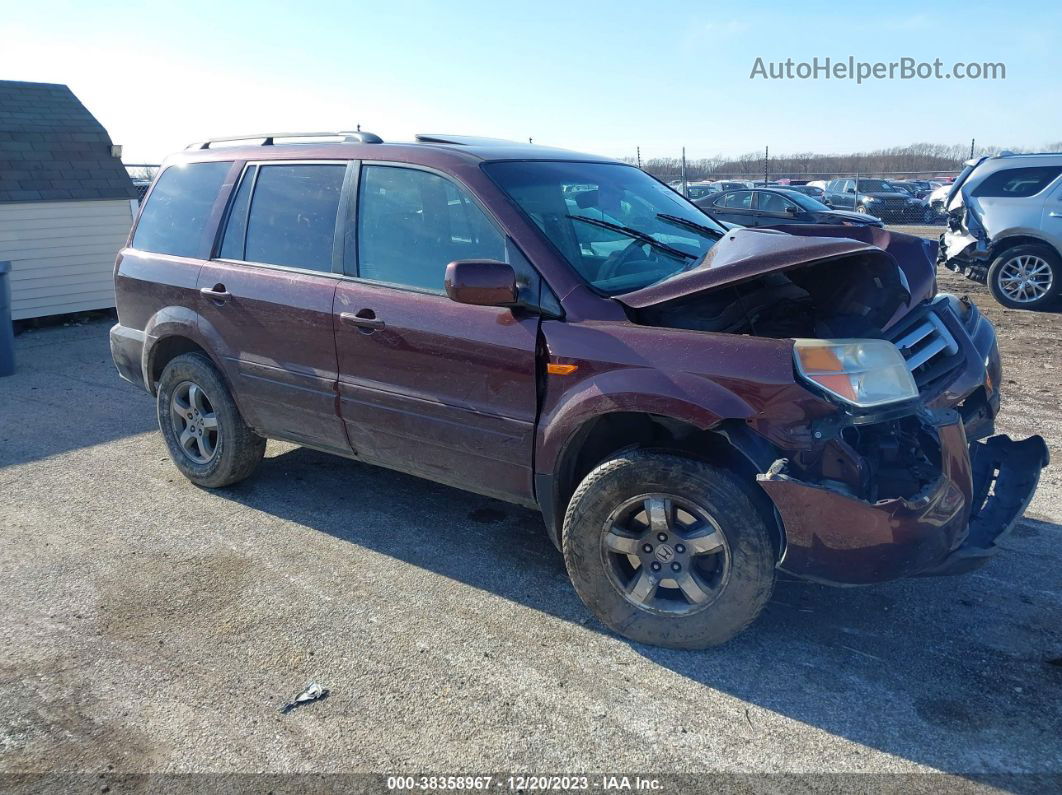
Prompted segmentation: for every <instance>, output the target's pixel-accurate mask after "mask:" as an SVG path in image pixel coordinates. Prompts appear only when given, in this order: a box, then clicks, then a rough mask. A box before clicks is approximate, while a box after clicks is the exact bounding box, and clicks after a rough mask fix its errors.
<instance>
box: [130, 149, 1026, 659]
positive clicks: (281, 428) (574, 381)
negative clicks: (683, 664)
mask: <svg viewBox="0 0 1062 795" xmlns="http://www.w3.org/2000/svg"><path fill="white" fill-rule="evenodd" d="M334 138H335V139H336V140H333V138H332V137H328V136H325V135H324V134H310V133H306V134H300V136H299V139H300V140H302V141H303V143H300V144H297V145H292V144H288V145H284V144H283V140H284V139H283V137H282V136H280V135H266V136H261V137H260V138H257V139H255V140H260V141H261V143H260V144H259V145H242V146H241V145H234V146H225V147H217V146H216V143H217V142H205V143H203V144H199V145H196V146H194V147H191V148H189V149H188V150H186V151H185V152H182V153H180V154H177V155H174V156H172V157H170V158H168V159H167V160H166V162H165V163H164V164H163V166H162V168H161V170H160V172H159V174H158V176H157V177H156V179H155V180H154V182H153V184H152V187H151V189H150V190H149V192H148V195H147V197H146V199H145V202H144V204H143V205H142V207H141V209H140V212H139V215H138V218H137V220H136V222H135V224H134V228H133V230H132V232H131V234H130V238H129V241H128V244H127V245H126V246H125V247H124V248H123V249H122V251H121V252H119V255H118V258H117V262H116V266H115V290H116V294H117V306H118V318H119V320H118V324H117V325H116V326H115V327H114V328H113V329H112V331H111V349H112V353H113V357H114V361H115V364H116V366H117V368H118V372H119V373H120V374H121V376H122V377H123V378H125V379H127V380H129V381H131V382H133V383H135V384H139V385H141V386H142V387H143V388H144V389H146V390H147V391H148V392H149V393H151V394H152V395H153V396H154V397H155V400H156V405H157V414H158V422H159V427H160V429H161V432H162V438H163V440H164V441H165V444H166V446H167V448H168V450H169V453H170V456H171V458H172V459H173V462H174V464H175V465H176V467H177V468H178V469H179V470H180V471H181V472H182V473H183V474H184V475H185V477H187V478H188V479H189V480H190V481H192V482H193V483H195V484H196V485H199V486H201V487H205V488H223V487H225V486H228V485H230V484H233V483H235V482H237V481H239V480H241V479H243V478H246V477H247V476H249V475H250V474H251V473H252V472H253V471H254V469H255V468H256V467H257V466H258V464H259V462H260V461H261V459H262V457H263V453H264V450H265V443H266V438H267V437H268V438H275V439H285V440H288V441H291V442H295V443H298V444H302V445H305V446H307V447H311V448H314V449H317V450H322V451H325V452H329V453H335V454H337V455H340V456H345V457H347V458H353V459H357V460H360V461H365V462H368V463H371V464H377V465H380V466H384V467H390V468H392V469H395V470H401V471H404V472H410V473H413V474H416V475H420V476H423V477H426V478H429V479H432V480H436V481H439V482H442V483H448V484H451V485H453V486H457V487H459V488H464V489H468V490H471V491H475V492H479V493H483V494H488V495H492V496H494V497H497V498H499V499H503V500H508V501H511V502H514V503H519V504H523V505H527V506H533V507H536V508H538V509H539V510H541V512H542V516H543V518H544V520H545V524H546V528H547V531H548V533H549V535H550V537H551V538H552V540H553V541H554V543H555V544H557V546H558V547H560V549H561V550H562V552H563V556H564V561H565V565H566V567H567V570H568V573H569V575H570V576H571V579H572V582H573V583H574V586H575V590H576V592H577V593H578V594H579V596H580V597H581V598H582V599H583V601H584V602H585V603H586V605H587V606H588V607H589V608H590V610H591V611H592V612H593V613H594V615H595V616H597V617H598V618H599V619H600V620H601V621H602V622H603V623H604V624H606V625H607V626H608V627H610V628H612V629H613V630H615V631H616V632H619V633H621V634H623V635H625V636H626V637H628V638H632V639H634V640H636V641H639V642H646V643H655V644H661V645H666V646H674V647H684V648H692V647H703V646H708V645H712V644H717V643H721V642H723V641H725V640H727V639H728V638H730V637H731V636H733V635H734V634H735V633H737V632H740V631H741V630H742V629H744V628H745V627H746V626H747V625H748V624H749V622H750V621H752V620H753V619H754V618H755V617H756V615H757V614H758V613H759V612H760V610H761V609H762V608H763V606H764V605H765V604H766V602H767V600H768V598H769V597H770V594H771V589H772V585H773V582H774V578H775V572H776V570H778V569H781V570H784V571H788V572H792V573H793V574H794V575H797V576H801V577H806V578H809V579H811V580H814V581H816V582H833V583H839V584H862V583H872V582H880V581H883V580H891V579H895V578H899V577H906V576H913V575H930V574H951V573H958V572H962V571H967V570H970V569H972V568H976V567H977V566H979V565H980V564H982V563H983V562H985V561H986V560H987V559H988V558H989V557H991V555H992V554H993V553H994V552H995V551H996V549H997V541H998V539H999V538H1000V537H1002V536H1003V535H1004V534H1005V533H1006V532H1007V531H1008V530H1009V529H1010V528H1011V526H1012V525H1013V523H1014V522H1015V520H1016V519H1017V518H1018V517H1019V516H1020V515H1021V513H1022V511H1023V510H1024V507H1025V505H1026V504H1027V503H1028V501H1029V499H1030V498H1031V497H1032V494H1033V492H1034V490H1035V488H1036V484H1037V480H1038V477H1039V473H1040V469H1041V468H1042V466H1043V465H1044V464H1045V463H1046V457H1047V453H1046V448H1045V446H1044V443H1043V440H1042V439H1040V437H1031V438H1030V439H1027V440H1025V441H1021V442H1014V441H1011V440H1010V439H1009V438H1008V437H1006V436H992V435H991V434H992V427H993V419H994V417H995V415H996V412H997V411H998V408H999V405H1000V404H999V388H1000V385H1002V384H1003V383H1004V381H1003V380H1002V378H1001V374H1000V361H999V354H998V350H997V348H996V344H995V332H994V330H993V328H992V326H991V324H990V323H989V322H988V321H987V320H986V319H985V318H984V317H983V316H982V315H981V314H980V313H979V312H978V311H977V308H976V307H975V306H974V305H973V304H971V303H970V302H968V301H963V300H959V299H957V298H954V297H952V296H947V295H934V289H935V284H936V282H935V278H934V263H933V256H932V255H933V253H934V251H933V246H932V244H929V243H926V242H925V241H922V240H921V239H918V238H914V237H911V236H907V235H900V234H890V233H889V232H887V231H885V230H883V229H879V228H875V227H869V226H849V227H842V226H833V227H829V231H828V236H823V232H822V229H823V227H821V226H815V225H804V226H799V225H793V226H790V227H788V228H789V229H790V230H792V231H791V232H789V233H784V232H780V231H775V230H758V229H735V230H732V231H726V230H724V229H723V228H721V227H720V226H718V225H716V223H715V222H714V221H712V219H711V218H709V217H707V216H705V215H704V213H702V212H701V211H700V210H698V209H697V208H696V207H695V206H694V205H693V204H691V203H689V202H688V201H687V200H686V199H684V198H682V197H681V196H679V195H678V194H676V193H675V192H674V191H673V190H671V189H670V188H668V187H667V186H666V185H663V184H662V183H660V182H657V181H656V180H654V179H653V178H652V177H650V176H649V175H648V174H646V173H644V172H642V171H641V170H639V169H637V168H635V167H633V166H630V165H627V164H623V163H620V162H615V161H611V160H606V159H603V158H596V157H593V156H589V155H582V154H576V153H572V152H564V151H560V150H550V149H547V148H544V147H540V146H527V145H520V144H507V143H500V142H497V141H489V140H480V139H471V138H462V137H455V136H418V141H417V142H416V143H411V144H385V143H382V142H380V141H379V138H377V137H376V136H372V135H371V134H368V133H345V134H338V135H336V136H334ZM308 139H309V140H308ZM316 139H326V140H322V141H321V142H316ZM227 143H233V142H231V141H228V142H227ZM572 186H579V189H578V190H573V189H572ZM306 486H307V488H312V484H306ZM330 496H331V495H327V494H322V495H321V499H322V500H325V501H327V500H328V499H330ZM368 507H369V508H371V506H368ZM438 520H439V521H446V517H438ZM393 532H395V533H401V528H394V529H393ZM468 544H469V554H475V540H474V539H469V540H468ZM396 598H399V599H400V598H402V596H401V594H396Z"/></svg>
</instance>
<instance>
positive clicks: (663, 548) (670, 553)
mask: <svg viewBox="0 0 1062 795" xmlns="http://www.w3.org/2000/svg"><path fill="white" fill-rule="evenodd" d="M656 557H657V559H658V560H659V561H660V562H661V563H667V562H668V561H669V560H671V559H672V558H674V557H675V550H674V549H672V548H671V547H670V546H668V545H667V544H661V545H660V546H658V547H657V548H656Z"/></svg>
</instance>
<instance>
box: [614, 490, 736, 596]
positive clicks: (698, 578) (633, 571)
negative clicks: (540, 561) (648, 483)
mask: <svg viewBox="0 0 1062 795" xmlns="http://www.w3.org/2000/svg"><path fill="white" fill-rule="evenodd" d="M601 548H602V554H603V556H604V558H605V564H606V565H605V570H606V571H607V573H608V576H609V579H610V580H611V581H612V584H613V585H614V586H615V587H616V588H617V589H619V591H620V593H622V594H623V596H624V598H625V599H627V601H629V602H631V603H632V604H634V605H635V606H637V607H639V608H641V609H643V610H647V611H649V612H653V613H664V614H670V615H689V614H690V613H695V612H698V611H700V610H703V609H704V608H706V607H708V605H710V604H711V603H712V602H713V601H715V599H716V597H718V596H719V594H720V593H722V591H723V589H724V588H725V587H726V583H727V580H728V578H729V576H730V567H731V556H730V547H729V545H728V544H727V541H726V537H725V536H724V535H723V532H722V530H721V529H720V527H719V525H718V524H717V523H716V522H715V520H714V519H712V517H711V516H710V515H709V513H708V512H707V511H706V510H705V509H704V508H702V507H701V506H699V505H697V504H696V503H695V502H693V501H692V500H689V499H685V498H682V497H677V496H675V495H671V494H643V495H641V496H638V497H634V498H632V499H630V500H627V501H626V502H624V503H623V504H621V505H620V506H619V507H618V508H616V510H615V511H613V512H612V514H611V515H610V516H609V518H608V521H607V522H606V524H605V532H604V534H603V535H602V539H601Z"/></svg>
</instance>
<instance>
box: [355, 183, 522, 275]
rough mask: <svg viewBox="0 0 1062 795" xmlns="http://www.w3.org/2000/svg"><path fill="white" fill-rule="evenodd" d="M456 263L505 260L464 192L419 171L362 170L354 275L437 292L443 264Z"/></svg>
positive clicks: (498, 239)
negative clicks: (456, 261)
mask: <svg viewBox="0 0 1062 795" xmlns="http://www.w3.org/2000/svg"><path fill="white" fill-rule="evenodd" d="M459 259H493V260H501V261H505V259H506V257H505V238H504V237H503V236H502V235H501V233H500V232H498V230H497V229H496V228H495V227H494V224H493V223H492V222H491V221H490V219H489V218H487V216H486V215H485V214H484V212H483V211H482V210H481V209H480V208H479V206H478V205H477V204H476V203H475V202H474V201H472V198H471V196H469V194H468V192H467V191H466V190H464V189H463V188H461V187H459V186H458V185H456V184H455V183H453V182H452V181H450V180H448V179H446V178H444V177H440V176H438V175H437V174H432V173H430V172H428V171H421V170H419V169H412V168H403V167H401V166H365V167H364V168H363V169H362V174H361V187H360V195H359V198H358V266H357V270H358V273H357V275H358V276H360V277H362V278H363V279H371V280H372V281H378V282H384V283H387V284H396V285H401V286H403V287H416V288H419V289H423V290H431V291H433V292H442V290H443V278H444V276H445V274H446V266H447V264H449V263H450V262H453V261H454V260H459ZM347 268H348V271H350V270H352V269H351V266H350V264H348V265H347Z"/></svg>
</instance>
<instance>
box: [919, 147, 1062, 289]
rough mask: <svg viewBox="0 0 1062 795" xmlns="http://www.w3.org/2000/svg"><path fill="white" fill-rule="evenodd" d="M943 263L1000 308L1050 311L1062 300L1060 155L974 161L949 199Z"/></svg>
mask: <svg viewBox="0 0 1062 795" xmlns="http://www.w3.org/2000/svg"><path fill="white" fill-rule="evenodd" d="M946 210H947V215H948V220H947V230H946V231H945V232H944V234H943V236H942V237H941V243H940V254H939V257H940V262H941V264H943V265H945V266H946V267H949V268H951V269H952V270H955V271H958V272H960V273H964V274H965V275H966V276H968V277H969V278H971V279H976V280H979V281H982V282H987V283H988V288H989V290H991V291H992V295H993V296H994V297H995V299H996V300H997V301H999V302H1000V303H1001V304H1003V305H1004V306H1008V307H1012V308H1015V309H1044V308H1047V307H1049V306H1051V305H1053V304H1054V303H1055V301H1056V300H1057V299H1058V297H1059V295H1060V293H1062V153H1057V152H1056V153H1050V154H1023V155H1013V154H1007V153H1005V154H1001V155H999V156H996V157H982V158H979V159H975V160H971V161H969V162H968V163H967V165H966V168H965V169H964V170H963V172H962V173H961V174H960V175H959V178H958V179H957V180H956V181H955V185H954V187H953V189H952V190H951V192H950V193H949V194H948V198H947V207H946Z"/></svg>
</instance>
